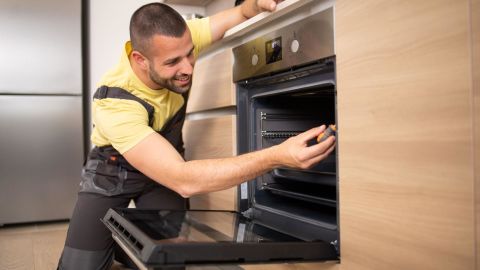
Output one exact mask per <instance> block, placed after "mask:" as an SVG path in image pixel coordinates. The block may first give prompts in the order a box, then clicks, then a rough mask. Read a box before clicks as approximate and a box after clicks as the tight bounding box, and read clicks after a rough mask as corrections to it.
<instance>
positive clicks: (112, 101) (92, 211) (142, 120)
mask: <svg viewBox="0 0 480 270" xmlns="http://www.w3.org/2000/svg"><path fill="white" fill-rule="evenodd" d="M275 6H276V1H274V0H246V1H245V2H244V3H242V4H241V5H240V6H237V7H235V8H232V9H229V10H226V11H223V12H221V13H219V14H216V15H214V16H212V17H210V18H204V19H200V20H193V21H190V22H188V23H185V21H184V20H183V19H182V17H181V16H180V15H179V14H178V13H177V12H175V11H174V10H173V9H171V8H170V7H168V6H166V5H163V4H160V3H152V4H148V5H145V6H143V7H141V8H139V9H138V10H137V11H136V12H135V13H134V14H133V16H132V18H131V22H130V39H131V42H127V44H126V45H125V51H124V53H123V56H122V59H121V62H120V64H119V65H118V66H117V67H116V68H115V69H113V70H112V71H110V72H108V73H107V74H106V75H105V76H104V77H103V78H102V80H101V82H100V84H99V89H98V90H97V91H96V93H95V95H94V102H93V105H92V118H93V123H94V129H93V132H92V136H91V139H92V142H93V144H94V145H95V146H96V147H95V148H94V149H92V151H91V152H90V154H89V157H88V160H87V162H86V164H85V166H84V169H83V172H82V182H81V190H80V192H79V194H78V200H77V204H76V206H75V209H74V212H73V215H72V218H71V221H70V227H69V230H68V235H67V239H66V242H65V247H64V250H63V253H62V257H61V259H60V263H59V267H58V268H59V269H89V270H93V269H108V268H110V266H111V264H112V262H113V259H114V258H115V259H116V260H118V261H122V262H127V263H128V260H126V259H125V258H124V257H123V255H122V254H121V251H120V250H116V251H115V250H114V249H115V244H114V241H113V239H112V238H111V235H110V233H109V231H108V230H107V229H106V228H105V226H104V225H103V224H102V223H101V222H100V219H101V218H102V217H103V216H104V215H105V213H106V211H107V210H108V209H109V208H111V207H127V206H128V204H129V202H130V200H132V199H133V200H134V202H135V205H136V207H137V208H157V209H159V208H164V209H186V199H185V198H188V197H190V196H192V195H195V194H200V193H207V192H212V191H218V190H222V189H227V188H230V187H233V186H236V185H238V184H240V183H242V182H244V181H247V180H249V179H253V178H255V177H256V176H258V175H261V174H263V173H266V172H268V171H270V170H272V169H273V168H275V167H278V166H289V167H295V168H308V167H310V166H312V165H314V164H315V163H318V162H319V161H321V160H322V159H324V158H325V157H326V156H327V155H328V154H329V153H330V152H331V151H332V150H333V148H334V144H335V143H334V137H331V138H329V139H327V140H326V141H324V142H322V143H320V144H316V145H313V146H310V147H308V146H307V141H309V140H311V139H312V138H315V137H316V136H318V135H319V134H320V133H321V132H322V131H323V130H324V128H325V127H323V126H322V127H318V128H314V129H311V130H308V131H306V132H304V133H302V134H300V135H298V136H296V137H292V138H290V139H288V140H286V141H285V142H284V143H282V144H279V145H277V146H273V147H271V148H268V149H264V150H262V151H257V152H253V153H248V154H245V155H241V156H237V157H232V158H225V159H216V160H195V161H188V162H186V161H184V159H183V158H182V154H183V141H182V137H181V129H182V126H183V121H184V119H185V107H186V99H187V97H188V96H187V95H188V91H189V90H190V87H191V83H192V73H193V66H194V63H195V58H196V56H197V55H198V53H199V52H200V51H201V50H202V49H204V48H205V47H207V46H208V45H210V44H211V43H212V42H215V41H217V40H219V39H221V37H222V36H223V34H224V33H225V31H226V30H227V29H229V28H231V27H233V26H235V25H236V24H238V23H241V22H243V21H244V20H246V19H247V18H250V17H252V16H254V15H256V14H257V13H259V12H261V11H263V10H269V11H273V10H274V9H275Z"/></svg>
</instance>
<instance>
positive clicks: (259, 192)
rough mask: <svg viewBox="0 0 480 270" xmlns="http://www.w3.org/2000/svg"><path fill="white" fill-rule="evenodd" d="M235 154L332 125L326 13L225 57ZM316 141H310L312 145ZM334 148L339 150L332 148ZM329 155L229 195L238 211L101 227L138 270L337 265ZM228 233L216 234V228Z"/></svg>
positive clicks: (131, 219)
mask: <svg viewBox="0 0 480 270" xmlns="http://www.w3.org/2000/svg"><path fill="white" fill-rule="evenodd" d="M233 54H234V57H235V63H234V80H235V83H236V90H237V125H238V126H237V132H238V134H237V140H238V150H239V152H240V153H246V152H250V151H255V150H260V149H263V148H266V147H270V146H273V145H275V144H278V143H281V142H282V141H284V140H285V139H287V138H289V137H290V136H294V135H296V134H298V133H300V132H303V131H305V130H307V129H309V128H311V127H314V126H318V125H321V124H338V123H337V121H336V87H335V54H334V35H333V8H327V9H325V10H323V11H320V12H318V13H316V14H315V15H313V16H309V17H307V18H305V19H302V20H299V21H297V22H295V23H294V24H292V25H290V26H287V27H285V28H282V29H279V30H277V31H274V32H270V33H267V34H265V35H263V36H261V37H258V38H255V39H253V40H250V41H248V42H246V43H244V44H241V45H239V46H237V47H235V48H234V49H233ZM312 143H315V142H312ZM337 147H338V145H337ZM337 164H338V162H337V155H336V153H332V154H331V155H330V156H329V157H328V158H327V159H326V160H324V161H322V162H321V163H319V164H318V165H316V166H314V167H313V168H311V169H309V170H296V169H290V168H277V169H275V170H273V171H271V172H268V173H266V174H264V175H261V176H259V177H257V178H256V179H251V180H250V181H248V182H246V183H244V184H242V185H241V186H239V188H238V192H239V196H238V198H239V204H238V205H239V209H238V211H236V212H229V211H199V210H197V211H193V210H192V211H170V210H167V209H158V210H139V209H111V210H109V212H108V213H107V215H106V216H105V217H104V219H103V222H104V223H105V224H106V226H107V227H108V228H109V229H110V230H111V231H112V234H113V236H114V239H115V240H116V241H117V242H118V243H119V244H120V245H121V246H122V247H123V248H124V250H125V251H127V253H129V254H130V255H131V257H132V258H134V260H135V261H136V262H137V263H138V264H139V265H142V267H144V268H147V269H148V268H152V269H155V268H160V267H164V266H179V265H189V264H238V263H264V262H279V261H281V262H285V261H289V262H293V261H302V262H303V261H325V260H334V261H338V260H339V258H340V254H339V245H340V241H339V240H340V239H339V223H338V209H339V208H338V177H337V176H338V173H337V167H338V166H337ZM219 222H220V223H226V224H229V227H230V229H229V230H223V229H218V227H217V226H216V225H218V223H219Z"/></svg>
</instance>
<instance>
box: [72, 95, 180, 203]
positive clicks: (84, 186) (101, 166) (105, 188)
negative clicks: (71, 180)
mask: <svg viewBox="0 0 480 270" xmlns="http://www.w3.org/2000/svg"><path fill="white" fill-rule="evenodd" d="M93 98H94V99H104V98H117V99H128V100H134V101H137V102H139V103H140V104H141V105H142V106H143V107H144V108H145V110H147V112H148V118H149V126H150V127H152V125H153V113H154V108H153V106H152V105H150V104H148V103H147V102H146V101H144V100H142V99H140V98H139V97H137V96H135V95H133V94H131V93H130V92H128V91H126V90H123V89H121V88H117V87H106V86H102V87H100V88H99V89H98V90H97V91H96V92H95V94H94V96H93ZM184 99H185V103H184V104H183V106H182V107H181V108H180V110H179V111H178V112H177V113H176V114H175V115H174V116H173V118H171V119H170V120H169V121H168V122H167V123H166V124H165V125H164V127H163V128H162V131H160V132H158V133H159V134H160V135H161V136H162V137H164V138H165V139H167V141H169V142H170V144H172V145H173V147H175V149H176V150H177V151H178V152H179V153H180V154H181V155H182V156H183V154H184V152H185V149H184V148H183V139H182V127H183V122H184V120H185V111H186V95H184ZM129 177H134V178H136V179H138V178H141V177H145V178H147V177H146V176H144V175H143V174H142V173H141V172H139V171H138V170H137V169H135V168H134V167H133V166H132V165H130V164H129V163H128V161H127V160H125V158H124V157H123V156H122V155H121V154H120V153H119V152H118V151H117V150H115V148H113V147H112V146H102V147H94V148H93V149H92V150H91V151H90V153H89V155H88V158H87V161H86V163H85V166H84V168H83V170H82V182H81V192H95V193H99V194H103V195H105V196H112V195H117V194H121V193H122V192H123V191H124V187H123V186H122V184H123V183H124V182H125V181H124V180H126V179H128V178H129ZM118 180H120V181H118ZM152 181H153V180H152Z"/></svg>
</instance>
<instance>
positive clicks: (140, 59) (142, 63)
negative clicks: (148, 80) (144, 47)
mask: <svg viewBox="0 0 480 270" xmlns="http://www.w3.org/2000/svg"><path fill="white" fill-rule="evenodd" d="M132 59H133V61H135V63H136V64H137V65H138V66H139V67H140V68H141V69H144V70H148V68H149V67H148V65H149V64H150V63H149V62H148V59H147V58H146V57H145V56H143V54H141V53H140V52H139V51H135V50H134V51H132Z"/></svg>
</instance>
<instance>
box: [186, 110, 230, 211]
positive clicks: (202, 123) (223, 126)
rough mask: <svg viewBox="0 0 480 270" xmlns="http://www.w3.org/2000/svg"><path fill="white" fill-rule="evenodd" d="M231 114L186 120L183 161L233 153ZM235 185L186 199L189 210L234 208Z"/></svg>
mask: <svg viewBox="0 0 480 270" xmlns="http://www.w3.org/2000/svg"><path fill="white" fill-rule="evenodd" d="M235 124H236V122H235V116H232V115H225V116H219V117H216V118H207V119H201V120H188V121H186V122H185V128H184V134H185V135H184V136H185V138H186V139H185V149H186V152H185V158H186V159H187V160H195V159H206V158H226V157H231V156H234V155H235V153H236V147H235V143H236V138H235ZM236 195H237V192H236V188H231V189H228V190H225V191H217V192H212V193H209V194H206V195H197V196H193V197H192V198H190V208H192V209H216V210H235V209H236V201H237V200H236Z"/></svg>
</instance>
